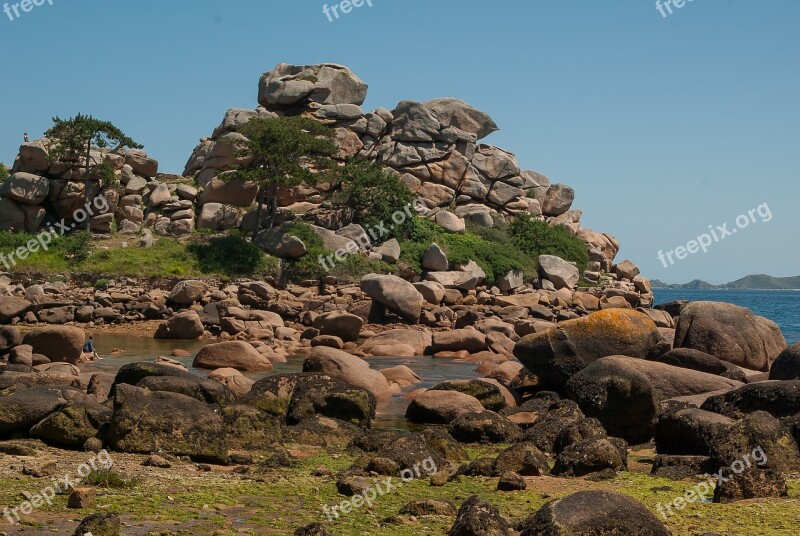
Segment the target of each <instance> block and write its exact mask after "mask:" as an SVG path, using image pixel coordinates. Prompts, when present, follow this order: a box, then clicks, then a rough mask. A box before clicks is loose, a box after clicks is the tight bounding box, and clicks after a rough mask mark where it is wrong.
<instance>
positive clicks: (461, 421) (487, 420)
mask: <svg viewBox="0 0 800 536" xmlns="http://www.w3.org/2000/svg"><path fill="white" fill-rule="evenodd" d="M448 431H449V432H450V435H451V436H453V437H454V438H455V439H456V440H457V441H461V442H462V443H511V442H514V441H516V440H517V439H519V437H520V436H521V435H522V432H521V431H520V429H519V426H517V425H516V424H514V423H513V422H511V421H509V420H508V419H507V418H505V417H503V416H502V415H498V414H497V413H494V412H493V411H477V412H470V413H464V414H462V415H459V416H458V417H457V418H456V419H455V420H454V421H453V422H451V423H450V427H449V428H448Z"/></svg>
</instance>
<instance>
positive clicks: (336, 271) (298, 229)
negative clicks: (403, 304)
mask: <svg viewBox="0 0 800 536" xmlns="http://www.w3.org/2000/svg"><path fill="white" fill-rule="evenodd" d="M286 234H287V235H290V236H296V237H297V238H299V239H300V240H302V241H303V243H304V244H305V245H306V249H307V250H308V253H306V254H305V255H304V256H303V257H301V258H299V259H297V260H292V261H290V260H286V261H283V271H282V276H283V278H284V280H286V281H287V282H288V281H302V280H305V279H319V278H321V277H323V276H326V275H332V276H334V277H337V278H338V279H339V280H340V281H343V282H353V281H359V280H360V279H361V278H362V277H363V276H365V275H367V274H371V273H383V274H387V273H394V271H395V268H394V267H393V266H391V265H390V264H387V263H385V262H381V261H375V260H372V259H369V258H367V257H365V256H363V255H361V254H360V253H354V254H352V255H347V256H346V257H345V259H344V260H343V261H338V260H336V258H335V257H334V258H333V259H331V258H329V257H330V256H331V255H334V252H333V251H330V250H329V249H326V248H325V246H324V245H323V243H322V238H321V237H320V236H319V235H318V234H317V233H315V232H314V230H313V229H312V228H311V226H310V225H308V224H306V223H294V224H292V225H291V226H290V227H289V228H288V229H287V231H286ZM320 257H322V259H323V262H320ZM331 261H332V263H333V264H332V265H331ZM323 263H324V265H323Z"/></svg>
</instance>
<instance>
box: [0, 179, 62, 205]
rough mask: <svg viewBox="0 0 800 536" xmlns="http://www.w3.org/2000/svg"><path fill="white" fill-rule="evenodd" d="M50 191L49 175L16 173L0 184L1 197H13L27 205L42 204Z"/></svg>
mask: <svg viewBox="0 0 800 536" xmlns="http://www.w3.org/2000/svg"><path fill="white" fill-rule="evenodd" d="M48 193H50V181H49V180H48V179H47V177H41V176H39V175H33V174H31V173H22V172H18V173H14V174H13V175H11V176H10V177H9V178H8V179H6V181H5V182H4V183H3V184H2V186H0V197H7V198H9V199H13V200H14V201H17V202H18V203H23V204H26V205H40V204H41V203H42V201H44V200H45V199H46V198H47V194H48Z"/></svg>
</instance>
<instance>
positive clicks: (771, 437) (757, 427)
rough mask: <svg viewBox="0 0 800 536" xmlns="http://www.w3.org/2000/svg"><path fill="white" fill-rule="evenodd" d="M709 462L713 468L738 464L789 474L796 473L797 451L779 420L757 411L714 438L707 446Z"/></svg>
mask: <svg viewBox="0 0 800 536" xmlns="http://www.w3.org/2000/svg"><path fill="white" fill-rule="evenodd" d="M711 462H712V464H713V465H714V466H716V467H732V466H733V465H734V464H740V463H742V464H744V465H745V466H748V467H750V466H758V467H760V468H762V469H776V470H778V471H782V472H784V473H793V472H797V471H800V450H798V446H797V443H796V442H795V440H794V438H793V437H792V436H791V434H790V433H789V430H787V429H786V427H785V426H784V425H783V423H781V421H779V420H778V419H776V418H774V417H772V416H771V415H770V414H769V413H766V412H763V411H757V412H755V413H751V414H749V415H747V416H746V417H744V418H743V419H742V420H740V421H738V422H736V423H735V424H734V425H732V426H730V427H728V428H727V429H725V430H724V431H723V432H721V433H720V434H718V435H717V436H716V438H715V439H714V441H713V442H712V443H711Z"/></svg>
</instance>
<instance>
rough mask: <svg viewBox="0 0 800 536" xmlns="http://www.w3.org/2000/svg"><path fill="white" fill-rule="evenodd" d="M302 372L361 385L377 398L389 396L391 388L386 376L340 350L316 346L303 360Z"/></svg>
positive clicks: (383, 398)
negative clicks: (314, 373) (315, 373)
mask: <svg viewBox="0 0 800 536" xmlns="http://www.w3.org/2000/svg"><path fill="white" fill-rule="evenodd" d="M303 372H318V373H322V374H325V375H328V376H330V377H331V378H336V379H338V380H341V381H343V382H345V383H349V384H350V385H355V386H356V387H361V388H363V389H366V390H367V391H369V392H370V393H372V394H373V395H374V396H375V398H377V399H378V400H386V399H388V398H391V396H392V390H391V386H390V385H389V382H388V380H387V379H386V377H385V376H384V375H383V374H381V373H380V372H378V371H377V370H373V369H371V368H370V366H369V363H367V362H366V361H364V360H363V359H361V358H359V357H356V356H354V355H350V354H348V353H347V352H344V351H342V350H337V349H335V348H328V347H326V346H316V347H314V348H313V349H312V350H311V353H310V354H309V355H308V357H307V358H306V360H305V362H303Z"/></svg>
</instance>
